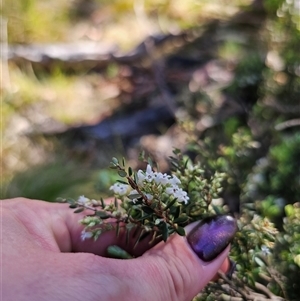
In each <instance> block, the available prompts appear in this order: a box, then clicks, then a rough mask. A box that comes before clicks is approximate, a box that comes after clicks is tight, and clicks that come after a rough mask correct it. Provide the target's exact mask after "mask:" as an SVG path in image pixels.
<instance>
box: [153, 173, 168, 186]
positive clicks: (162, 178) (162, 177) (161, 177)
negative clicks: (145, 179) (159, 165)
mask: <svg viewBox="0 0 300 301" xmlns="http://www.w3.org/2000/svg"><path fill="white" fill-rule="evenodd" d="M154 181H155V182H156V183H157V184H162V185H166V184H168V183H169V181H170V180H169V176H168V175H167V174H166V173H164V174H162V173H161V172H155V173H154Z"/></svg>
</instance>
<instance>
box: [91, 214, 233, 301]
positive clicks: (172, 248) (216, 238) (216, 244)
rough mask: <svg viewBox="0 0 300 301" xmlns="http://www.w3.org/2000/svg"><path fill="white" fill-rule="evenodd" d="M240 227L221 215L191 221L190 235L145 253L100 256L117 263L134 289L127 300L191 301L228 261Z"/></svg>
mask: <svg viewBox="0 0 300 301" xmlns="http://www.w3.org/2000/svg"><path fill="white" fill-rule="evenodd" d="M236 230H237V225H236V222H235V220H234V219H233V218H231V217H228V216H221V217H220V216H218V217H214V218H211V219H209V220H204V221H201V222H200V223H197V224H196V225H195V224H193V225H189V226H188V227H186V232H187V236H186V237H182V236H179V235H172V236H171V237H170V238H169V240H168V242H167V243H164V242H160V243H159V244H157V245H156V246H155V247H153V248H152V249H150V250H148V251H147V252H145V254H143V255H142V256H141V257H138V258H135V259H132V260H117V261H115V260H110V259H104V258H102V257H99V260H107V262H109V263H110V264H111V265H114V264H116V266H117V269H115V270H114V275H115V276H116V278H118V279H123V283H124V285H125V286H126V285H127V288H128V291H129V292H130V294H128V296H126V297H125V299H124V300H144V301H148V300H149V301H150V300H156V301H165V300H172V301H188V300H191V299H192V298H193V297H194V296H195V295H197V294H198V293H199V291H201V289H202V288H203V287H204V286H205V285H206V284H207V283H208V282H209V281H210V280H211V279H212V278H213V277H214V276H215V275H216V273H217V271H218V270H219V269H220V267H221V266H222V264H223V263H224V261H226V258H227V256H228V252H229V243H230V241H231V240H232V238H233V236H234V234H235V232H236ZM99 262H100V261H99ZM102 267H103V265H102ZM94 270H95V274H96V275H97V274H100V271H101V267H100V264H99V265H97V264H94ZM108 270H109V269H108ZM127 280H128V281H127ZM126 283H127V284H126Z"/></svg>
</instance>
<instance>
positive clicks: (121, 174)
mask: <svg viewBox="0 0 300 301" xmlns="http://www.w3.org/2000/svg"><path fill="white" fill-rule="evenodd" d="M118 174H119V176H120V177H122V178H125V177H126V176H127V172H126V171H125V170H119V171H118Z"/></svg>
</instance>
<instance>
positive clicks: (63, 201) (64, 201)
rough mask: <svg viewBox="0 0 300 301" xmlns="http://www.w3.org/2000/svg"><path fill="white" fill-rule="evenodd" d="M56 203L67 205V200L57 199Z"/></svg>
mask: <svg viewBox="0 0 300 301" xmlns="http://www.w3.org/2000/svg"><path fill="white" fill-rule="evenodd" d="M55 202H57V203H66V202H67V200H66V199H64V198H61V197H58V198H56V199H55Z"/></svg>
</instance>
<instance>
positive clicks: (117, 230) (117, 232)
mask: <svg viewBox="0 0 300 301" xmlns="http://www.w3.org/2000/svg"><path fill="white" fill-rule="evenodd" d="M119 235H120V223H117V227H116V236H117V237H119Z"/></svg>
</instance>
